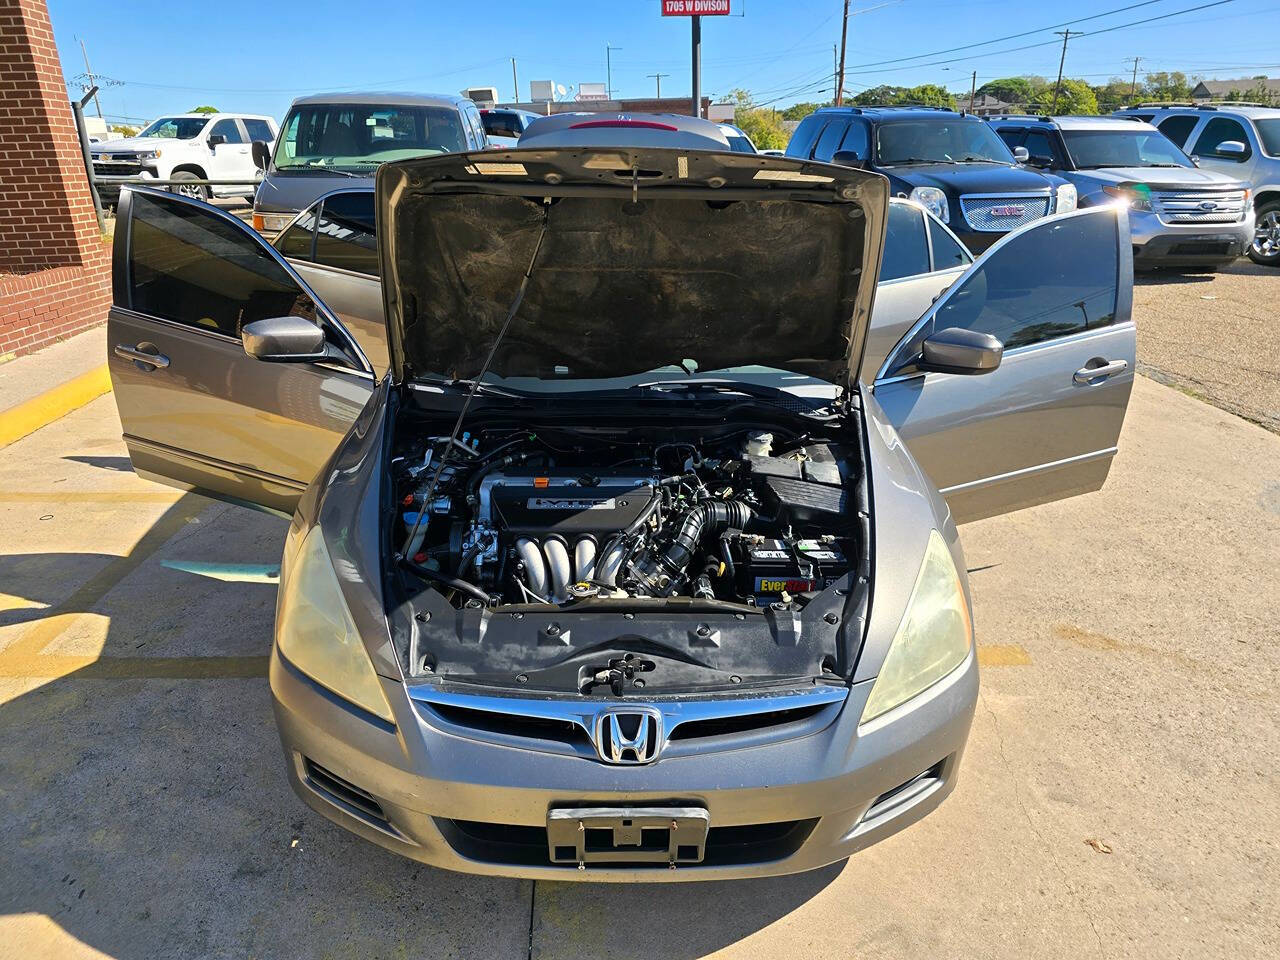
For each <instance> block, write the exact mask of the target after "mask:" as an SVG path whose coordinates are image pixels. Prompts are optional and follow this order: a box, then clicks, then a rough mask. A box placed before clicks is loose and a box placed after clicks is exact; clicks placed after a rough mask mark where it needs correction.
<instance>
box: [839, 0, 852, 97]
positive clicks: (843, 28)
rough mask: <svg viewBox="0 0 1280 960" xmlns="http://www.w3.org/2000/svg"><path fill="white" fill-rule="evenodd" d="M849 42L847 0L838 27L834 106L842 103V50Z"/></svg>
mask: <svg viewBox="0 0 1280 960" xmlns="http://www.w3.org/2000/svg"><path fill="white" fill-rule="evenodd" d="M848 40H849V0H844V20H843V22H842V23H841V25H840V66H839V67H837V68H836V70H837V76H836V106H837V107H838V106H840V105H841V104H842V103H843V102H844V50H845V45H846V43H847V42H848Z"/></svg>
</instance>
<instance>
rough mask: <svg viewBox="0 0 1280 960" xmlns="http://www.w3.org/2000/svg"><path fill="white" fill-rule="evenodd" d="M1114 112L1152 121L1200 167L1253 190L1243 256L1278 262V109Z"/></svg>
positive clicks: (1166, 108) (1182, 108) (1211, 107)
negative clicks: (1251, 224)
mask: <svg viewBox="0 0 1280 960" xmlns="http://www.w3.org/2000/svg"><path fill="white" fill-rule="evenodd" d="M1116 115H1117V116H1124V117H1136V118H1140V119H1142V120H1145V121H1146V122H1147V123H1152V124H1155V126H1156V129H1158V130H1159V131H1160V132H1161V133H1163V134H1164V135H1165V136H1166V137H1168V138H1169V139H1170V140H1172V141H1173V142H1174V143H1176V144H1177V145H1178V146H1179V147H1181V148H1182V149H1183V150H1184V151H1186V153H1188V154H1190V155H1191V157H1192V158H1193V159H1194V160H1195V161H1196V162H1197V164H1198V165H1199V166H1200V167H1201V168H1202V169H1205V170H1217V171H1218V172H1219V173H1225V174H1227V175H1228V176H1231V177H1237V178H1238V179H1240V180H1243V181H1244V182H1245V183H1247V184H1248V185H1249V187H1250V188H1251V189H1252V190H1253V209H1254V212H1255V213H1256V215H1257V225H1256V229H1255V232H1254V238H1253V242H1252V243H1251V244H1250V246H1249V251H1248V253H1249V259H1250V260H1252V261H1254V262H1255V263H1261V264H1265V265H1266V266H1270V267H1277V266H1280V108H1276V107H1258V106H1245V105H1241V104H1227V103H1223V104H1201V105H1198V106H1185V105H1184V106H1160V105H1153V104H1147V105H1144V106H1139V107H1130V108H1128V109H1125V110H1118V111H1116Z"/></svg>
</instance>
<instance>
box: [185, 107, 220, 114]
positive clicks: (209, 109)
mask: <svg viewBox="0 0 1280 960" xmlns="http://www.w3.org/2000/svg"><path fill="white" fill-rule="evenodd" d="M191 112H192V113H221V112H222V111H220V110H219V109H218V108H217V107H209V106H204V107H192V108H191Z"/></svg>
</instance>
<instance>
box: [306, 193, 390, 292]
mask: <svg viewBox="0 0 1280 960" xmlns="http://www.w3.org/2000/svg"><path fill="white" fill-rule="evenodd" d="M316 263H323V264H325V265H326V266H330V267H341V268H342V269H343V270H354V271H356V272H357V273H367V274H369V275H371V276H375V277H376V276H378V274H379V270H378V233H377V228H376V227H375V226H374V218H373V193H372V192H371V191H368V190H361V191H352V192H350V193H335V194H334V195H333V196H331V197H326V198H325V201H324V206H323V207H322V208H321V211H320V222H319V225H318V227H317V228H316Z"/></svg>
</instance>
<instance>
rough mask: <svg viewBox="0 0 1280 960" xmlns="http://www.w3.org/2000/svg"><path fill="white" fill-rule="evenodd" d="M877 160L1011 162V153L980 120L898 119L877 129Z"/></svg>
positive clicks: (890, 161)
mask: <svg viewBox="0 0 1280 960" xmlns="http://www.w3.org/2000/svg"><path fill="white" fill-rule="evenodd" d="M876 152H877V154H878V155H879V158H880V163H882V164H884V165H886V166H892V165H893V164H895V163H966V162H970V163H971V162H977V161H984V160H985V161H987V162H990V163H1008V164H1012V163H1013V154H1011V153H1010V152H1009V148H1008V147H1006V146H1005V144H1004V141H1003V140H1001V139H1000V138H999V137H998V136H996V133H995V131H994V130H992V129H991V128H990V127H989V126H987V125H986V124H985V123H983V122H982V121H981V120H960V119H956V120H898V121H894V122H892V123H882V124H880V126H879V127H878V128H877V129H876Z"/></svg>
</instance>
